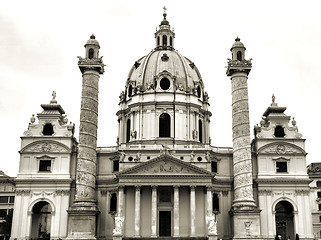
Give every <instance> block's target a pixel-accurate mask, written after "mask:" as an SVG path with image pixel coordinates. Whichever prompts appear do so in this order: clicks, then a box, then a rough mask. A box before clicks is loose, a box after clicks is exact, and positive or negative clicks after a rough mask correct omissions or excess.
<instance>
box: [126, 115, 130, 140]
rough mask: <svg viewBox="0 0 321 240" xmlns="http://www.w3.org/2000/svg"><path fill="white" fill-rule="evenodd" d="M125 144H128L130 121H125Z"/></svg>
mask: <svg viewBox="0 0 321 240" xmlns="http://www.w3.org/2000/svg"><path fill="white" fill-rule="evenodd" d="M126 127H127V128H126V142H129V140H130V119H128V120H127V126H126Z"/></svg>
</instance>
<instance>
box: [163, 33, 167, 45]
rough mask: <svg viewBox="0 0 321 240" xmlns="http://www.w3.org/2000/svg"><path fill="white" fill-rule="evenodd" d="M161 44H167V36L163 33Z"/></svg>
mask: <svg viewBox="0 0 321 240" xmlns="http://www.w3.org/2000/svg"><path fill="white" fill-rule="evenodd" d="M163 46H164V47H166V46H167V36H166V35H163Z"/></svg>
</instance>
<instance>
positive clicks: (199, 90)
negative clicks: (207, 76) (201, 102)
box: [197, 86, 202, 98]
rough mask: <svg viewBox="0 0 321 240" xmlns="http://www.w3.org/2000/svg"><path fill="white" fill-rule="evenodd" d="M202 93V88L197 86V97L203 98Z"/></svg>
mask: <svg viewBox="0 0 321 240" xmlns="http://www.w3.org/2000/svg"><path fill="white" fill-rule="evenodd" d="M201 94H202V91H201V87H200V86H197V97H199V98H200V97H201Z"/></svg>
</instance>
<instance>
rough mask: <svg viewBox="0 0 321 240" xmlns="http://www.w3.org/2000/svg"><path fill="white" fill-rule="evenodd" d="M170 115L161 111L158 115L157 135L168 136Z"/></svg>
mask: <svg viewBox="0 0 321 240" xmlns="http://www.w3.org/2000/svg"><path fill="white" fill-rule="evenodd" d="M170 133H171V117H170V116H169V115H168V114H167V113H162V114H161V115H160V117H159V137H170Z"/></svg>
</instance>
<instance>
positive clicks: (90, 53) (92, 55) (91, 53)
mask: <svg viewBox="0 0 321 240" xmlns="http://www.w3.org/2000/svg"><path fill="white" fill-rule="evenodd" d="M88 53H89V54H88V58H89V59H93V58H94V49H92V48H91V49H89V52H88Z"/></svg>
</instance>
